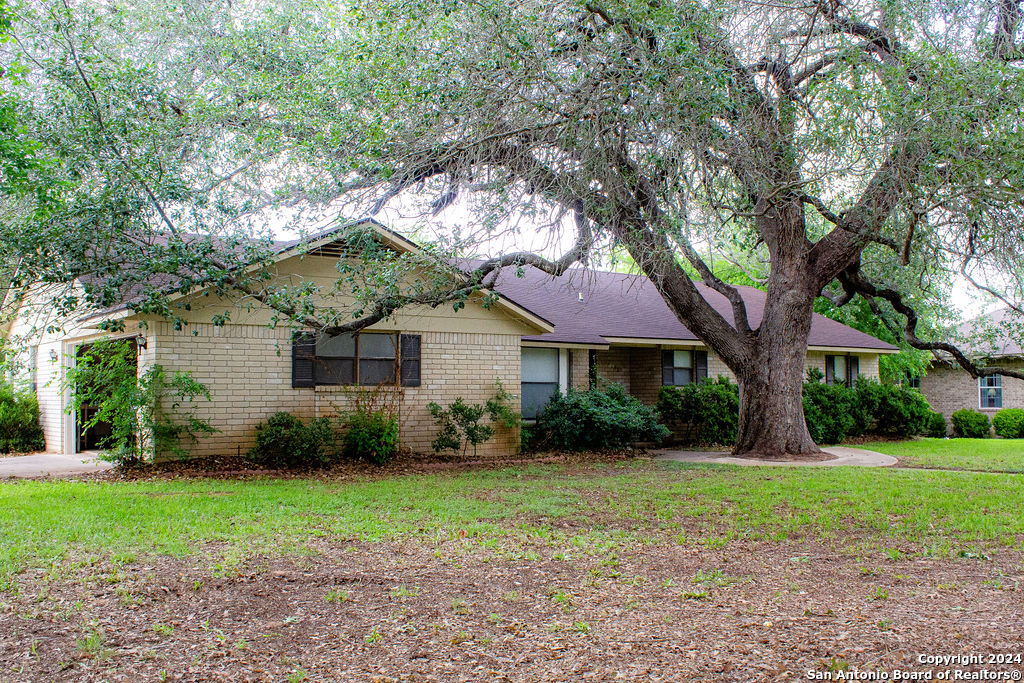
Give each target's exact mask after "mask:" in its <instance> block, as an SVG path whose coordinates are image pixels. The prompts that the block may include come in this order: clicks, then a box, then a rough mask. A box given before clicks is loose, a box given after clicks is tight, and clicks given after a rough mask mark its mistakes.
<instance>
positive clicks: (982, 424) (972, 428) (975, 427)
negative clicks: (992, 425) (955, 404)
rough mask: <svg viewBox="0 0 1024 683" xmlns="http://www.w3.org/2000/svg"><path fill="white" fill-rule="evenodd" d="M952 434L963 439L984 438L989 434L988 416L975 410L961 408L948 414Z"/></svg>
mask: <svg viewBox="0 0 1024 683" xmlns="http://www.w3.org/2000/svg"><path fill="white" fill-rule="evenodd" d="M949 421H950V422H952V423H953V434H954V435H955V436H959V437H963V438H965V439H984V438H985V437H987V436H988V435H989V434H988V432H989V422H988V416H986V415H984V414H982V413H979V412H978V411H977V410H970V409H968V408H963V409H961V410H958V411H956V412H954V413H953V414H952V415H950V416H949Z"/></svg>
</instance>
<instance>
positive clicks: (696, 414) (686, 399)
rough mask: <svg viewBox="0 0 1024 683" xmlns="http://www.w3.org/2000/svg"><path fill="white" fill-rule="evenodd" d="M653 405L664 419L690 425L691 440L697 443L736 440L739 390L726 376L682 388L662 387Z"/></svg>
mask: <svg viewBox="0 0 1024 683" xmlns="http://www.w3.org/2000/svg"><path fill="white" fill-rule="evenodd" d="M657 408H658V414H659V415H660V416H661V419H662V420H663V421H665V422H668V423H678V424H689V425H692V426H693V428H694V441H696V442H698V443H705V444H724V445H730V444H733V443H735V442H736V432H737V430H738V429H739V420H740V392H739V387H738V386H737V385H736V384H734V383H732V382H730V381H729V378H727V377H722V376H719V377H718V379H716V380H714V381H703V382H699V383H695V384H688V385H686V386H682V387H672V386H668V387H662V388H661V392H660V393H659V394H658V405H657Z"/></svg>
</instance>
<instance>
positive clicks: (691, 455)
mask: <svg viewBox="0 0 1024 683" xmlns="http://www.w3.org/2000/svg"><path fill="white" fill-rule="evenodd" d="M821 450H823V451H825V452H826V453H828V454H830V455H834V456H835V457H834V458H833V459H831V460H819V461H807V460H801V461H792V460H755V459H754V458H733V457H731V456H730V455H729V451H680V450H671V449H667V448H663V449H660V450H657V451H654V453H655V459H657V460H675V461H676V462H706V463H717V464H722V465H769V466H775V467H844V466H845V467H892V466H893V465H895V464H896V458H894V457H893V456H891V455H884V454H882V453H876V452H875V451H866V450H864V449H862V448H848V447H846V446H831V447H829V448H822V449H821Z"/></svg>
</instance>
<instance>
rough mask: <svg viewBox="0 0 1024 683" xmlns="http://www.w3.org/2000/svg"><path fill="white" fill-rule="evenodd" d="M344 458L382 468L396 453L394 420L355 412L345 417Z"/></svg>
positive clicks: (383, 414)
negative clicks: (370, 463)
mask: <svg viewBox="0 0 1024 683" xmlns="http://www.w3.org/2000/svg"><path fill="white" fill-rule="evenodd" d="M347 423H348V429H347V431H346V432H345V436H344V439H343V447H342V451H343V452H344V454H345V457H348V458H353V459H358V460H368V461H370V462H372V463H375V464H377V465H383V464H384V463H386V462H388V461H389V460H391V459H392V458H394V457H395V455H396V454H397V453H398V420H397V419H396V418H395V416H394V415H391V414H390V413H388V412H386V411H383V410H376V411H369V410H357V411H356V412H354V413H352V414H351V415H349V416H348V420H347Z"/></svg>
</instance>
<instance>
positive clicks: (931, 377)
mask: <svg viewBox="0 0 1024 683" xmlns="http://www.w3.org/2000/svg"><path fill="white" fill-rule="evenodd" d="M1009 315H1010V312H1009V309H1006V308H1003V309H1000V310H998V311H995V312H993V313H989V314H986V315H983V316H980V317H978V318H975V319H974V320H971V321H968V322H967V323H965V324H963V325H962V326H961V327H960V329H959V331H958V334H959V336H962V337H964V338H967V339H975V340H976V341H974V342H973V343H971V344H969V345H967V349H966V350H967V351H969V352H970V354H971V355H972V356H978V357H981V358H984V359H985V360H986V361H987V363H988V364H989V365H1001V366H1004V367H1010V368H1017V369H1024V350H1022V349H1021V347H1020V344H1019V343H1018V342H1016V341H1014V340H1012V339H1010V338H1009V337H1007V336H1006V335H1005V334H1003V333H997V334H995V335H994V336H992V333H991V331H992V330H995V331H998V330H1002V329H1005V328H1003V325H1004V324H1005V323H1006V322H1008V321H1009V320H1010V318H1009V317H1008V316H1009ZM985 330H989V331H990V332H989V333H988V334H983V332H984V331H985ZM979 339H980V341H979ZM913 383H914V385H915V386H919V387H920V389H921V393H923V394H924V395H925V398H927V399H928V403H930V404H931V406H932V408H933V409H934V410H937V411H939V412H940V413H942V414H943V415H945V416H946V417H947V418H949V416H950V415H952V414H953V412H954V411H957V410H960V409H962V408H969V409H971V410H978V411H981V412H982V413H985V414H986V415H988V416H989V418H991V417H992V416H993V415H995V414H996V413H997V412H999V411H1000V410H1002V409H1003V408H1024V380H1019V379H1015V378H1013V377H1003V376H1001V375H990V376H988V377H979V378H977V379H975V378H974V377H971V376H970V374H968V373H967V371H966V370H964V369H963V368H961V367H960V366H959V365H957V364H956V363H955V362H953V361H952V360H948V361H946V360H936V361H934V362H933V363H932V365H931V367H930V368H929V369H928V372H927V373H926V374H925V375H924V377H921V378H919V379H917V380H913Z"/></svg>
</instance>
